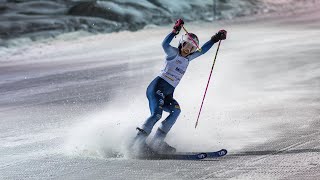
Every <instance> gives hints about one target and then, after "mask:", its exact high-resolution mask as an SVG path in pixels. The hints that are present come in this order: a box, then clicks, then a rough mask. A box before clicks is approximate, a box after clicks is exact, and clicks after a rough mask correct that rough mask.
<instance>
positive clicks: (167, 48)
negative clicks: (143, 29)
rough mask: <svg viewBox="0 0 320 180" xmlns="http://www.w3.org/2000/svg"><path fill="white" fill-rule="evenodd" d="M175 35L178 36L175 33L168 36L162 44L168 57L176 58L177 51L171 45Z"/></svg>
mask: <svg viewBox="0 0 320 180" xmlns="http://www.w3.org/2000/svg"><path fill="white" fill-rule="evenodd" d="M175 35H176V34H175V33H173V32H171V33H170V34H168V35H167V37H166V38H164V40H163V42H162V48H163V50H164V52H165V53H166V54H167V56H168V57H170V56H174V55H176V54H177V51H176V49H175V48H174V47H172V46H171V45H170V42H171V41H172V39H173V37H174V36H175Z"/></svg>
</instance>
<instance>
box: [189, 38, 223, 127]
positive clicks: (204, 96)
mask: <svg viewBox="0 0 320 180" xmlns="http://www.w3.org/2000/svg"><path fill="white" fill-rule="evenodd" d="M220 44H221V40H220V41H219V44H218V48H217V51H216V55H215V57H214V60H213V64H212V67H211V71H210V75H209V79H208V83H207V87H206V90H205V92H204V95H203V98H202V103H201V106H200V110H199V114H198V118H197V121H196V125H195V127H194V128H197V126H198V122H199V117H200V113H201V110H202V106H203V102H204V99H205V98H206V94H207V90H208V87H209V83H210V79H211V75H212V70H213V67H214V64H215V62H216V59H217V55H218V51H219V48H220Z"/></svg>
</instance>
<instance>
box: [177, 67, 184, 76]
mask: <svg viewBox="0 0 320 180" xmlns="http://www.w3.org/2000/svg"><path fill="white" fill-rule="evenodd" d="M176 71H178V72H179V73H180V74H184V73H185V71H184V70H182V69H180V68H179V67H176Z"/></svg>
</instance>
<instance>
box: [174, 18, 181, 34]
mask: <svg viewBox="0 0 320 180" xmlns="http://www.w3.org/2000/svg"><path fill="white" fill-rule="evenodd" d="M183 25H184V22H183V20H182V19H178V20H177V21H176V24H175V25H174V26H173V30H172V32H173V33H175V34H179V32H180V30H181V28H182V26H183Z"/></svg>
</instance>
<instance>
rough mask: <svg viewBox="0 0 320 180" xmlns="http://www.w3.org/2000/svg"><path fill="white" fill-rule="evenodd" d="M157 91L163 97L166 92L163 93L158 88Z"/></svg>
mask: <svg viewBox="0 0 320 180" xmlns="http://www.w3.org/2000/svg"><path fill="white" fill-rule="evenodd" d="M156 93H157V94H158V95H159V96H161V97H162V98H164V94H163V93H162V92H161V91H160V90H158V91H157V92H156Z"/></svg>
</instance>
